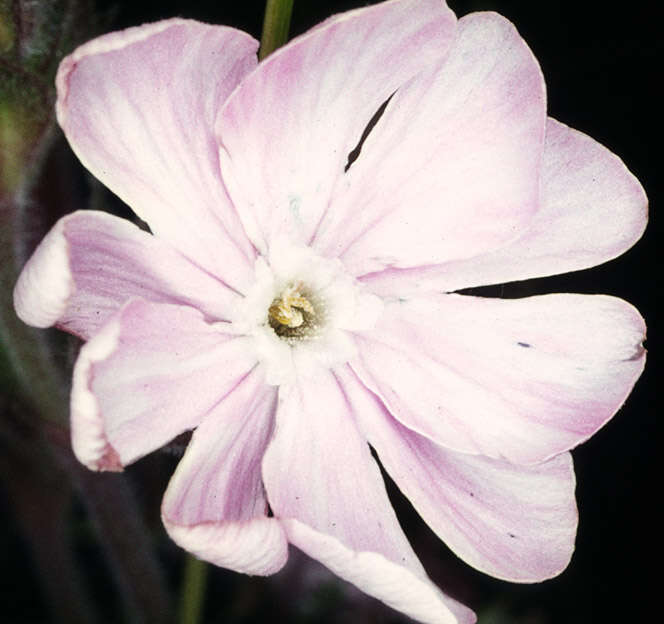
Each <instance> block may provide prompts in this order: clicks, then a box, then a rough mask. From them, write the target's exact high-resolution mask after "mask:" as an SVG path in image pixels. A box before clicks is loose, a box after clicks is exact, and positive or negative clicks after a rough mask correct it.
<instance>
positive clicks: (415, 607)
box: [281, 518, 477, 624]
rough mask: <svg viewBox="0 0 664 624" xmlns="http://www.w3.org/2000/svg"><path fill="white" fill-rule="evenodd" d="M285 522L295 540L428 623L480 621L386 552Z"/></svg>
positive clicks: (375, 593)
mask: <svg viewBox="0 0 664 624" xmlns="http://www.w3.org/2000/svg"><path fill="white" fill-rule="evenodd" d="M281 522H282V523H283V525H284V527H285V529H286V533H287V534H288V540H289V541H290V542H291V544H293V545H295V546H297V547H298V548H299V549H300V550H302V551H303V552H305V553H306V554H307V555H309V556H310V557H312V558H314V559H316V560H318V561H320V562H321V563H322V564H323V565H325V566H326V567H327V568H329V569H330V570H331V571H332V572H334V573H335V574H336V575H337V576H339V577H341V578H343V579H344V580H347V581H349V582H351V583H353V584H354V585H356V586H357V587H358V588H359V589H361V590H362V591H364V592H366V593H367V594H369V595H370V596H374V597H376V598H378V599H379V600H381V601H383V602H384V603H385V604H386V605H388V606H390V607H392V608H393V609H396V610H397V611H401V612H402V613H405V614H407V615H408V616H410V617H412V618H414V619H416V620H418V621H420V622H423V623H424V624H474V623H475V622H476V621H477V618H476V616H475V614H474V613H473V612H472V611H471V610H470V609H468V608H467V607H465V606H464V605H462V604H461V603H459V602H457V601H456V600H454V599H452V598H449V597H448V596H445V595H444V594H443V592H441V591H440V590H439V589H438V588H437V587H436V586H435V585H434V584H433V583H432V582H431V581H429V580H428V579H427V578H420V577H417V576H416V575H415V574H413V572H411V571H410V570H408V569H406V568H404V567H401V566H399V565H397V564H395V563H394V562H392V561H390V560H389V559H387V558H386V557H384V556H383V555H381V554H379V553H375V552H356V551H354V550H351V549H350V548H348V547H347V546H345V545H344V544H342V543H341V542H340V541H339V540H338V539H336V538H334V537H332V536H330V535H325V534H322V533H320V532H319V531H316V530H314V529H312V528H311V527H309V526H307V525H306V524H304V523H302V522H299V521H298V520H295V519H293V518H283V519H281Z"/></svg>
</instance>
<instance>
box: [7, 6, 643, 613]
mask: <svg viewBox="0 0 664 624" xmlns="http://www.w3.org/2000/svg"><path fill="white" fill-rule="evenodd" d="M256 48H257V43H256V41H254V40H253V39H252V38H251V37H249V36H248V35H246V34H244V33H242V32H238V31H236V30H234V29H232V28H226V27H222V26H209V25H206V24H201V23H197V22H192V21H187V20H180V19H174V20H168V21H164V22H159V23H156V24H148V25H145V26H142V27H139V28H131V29H129V30H126V31H123V32H117V33H111V34H109V35H105V36H103V37H100V38H99V39H96V40H94V41H91V42H89V43H87V44H86V45H84V46H82V47H80V48H79V49H77V50H76V51H75V52H74V53H73V54H72V55H71V56H69V57H68V58H66V59H65V60H64V61H63V63H62V65H61V67H60V70H59V73H58V78H57V86H58V103H57V112H58V119H59V121H60V124H61V126H62V128H63V130H64V132H65V134H66V136H67V138H68V140H69V142H70V144H71V146H72V148H73V149H74V151H75V152H76V154H77V155H78V156H79V158H80V159H81V161H82V162H83V164H84V165H85V166H86V167H87V168H88V169H89V170H90V171H91V172H92V173H93V174H94V175H95V176H97V177H98V178H99V179H100V180H101V181H102V182H104V183H105V184H106V185H107V186H108V187H109V188H110V189H112V190H113V191H114V192H115V193H117V195H118V196H119V197H120V198H122V199H123V200H124V201H125V202H127V204H129V205H130V206H131V207H132V208H133V210H134V211H135V212H136V214H137V215H139V216H140V217H141V218H142V219H144V220H145V221H146V222H147V223H148V224H149V225H150V227H151V229H152V234H148V233H146V232H144V231H142V230H140V229H138V228H137V227H135V226H134V225H132V224H131V223H129V222H128V221H124V220H121V219H118V218H116V217H113V216H109V215H107V214H103V213H99V212H94V211H83V212H76V213H74V214H71V215H69V216H67V217H65V218H63V219H62V220H60V221H59V222H58V223H57V224H56V225H55V227H54V228H53V229H52V230H51V232H50V233H49V234H48V235H47V236H46V238H45V239H44V240H43V242H42V243H41V245H40V246H39V248H38V249H37V251H36V252H35V254H34V256H33V257H32V258H31V260H30V261H29V262H28V264H27V265H26V267H25V269H24V271H23V273H22V275H21V277H20V279H19V282H18V284H17V286H16V289H15V305H16V310H17V313H18V314H19V316H20V317H21V318H22V319H23V320H24V321H25V322H26V323H29V324H31V325H35V326H37V327H46V326H49V325H53V324H55V325H57V326H58V327H60V328H62V329H65V330H67V331H69V332H72V333H74V334H76V335H78V336H80V337H82V338H83V339H84V340H86V341H87V343H86V344H85V345H84V346H83V348H82V349H81V352H80V355H79V358H78V361H77V363H76V367H75V370H74V381H73V389H72V398H71V427H72V441H73V446H74V451H75V453H76V455H77V457H78V458H79V459H80V460H81V461H82V462H83V463H84V464H86V465H87V466H89V467H90V468H92V469H95V470H121V469H122V467H123V466H125V465H127V464H129V463H131V462H133V461H136V460H137V459H138V458H140V457H142V456H144V455H145V454H147V453H149V452H151V451H153V450H155V449H157V448H159V447H160V446H162V445H163V444H165V443H167V442H169V441H170V440H171V439H172V438H174V437H175V436H177V435H178V434H180V433H181V432H183V431H187V430H191V429H195V431H194V434H193V437H192V440H191V443H190V444H189V447H188V449H187V451H186V453H185V456H184V458H183V459H182V461H181V463H180V465H179V466H178V468H177V470H176V472H175V474H174V476H173V478H172V480H171V482H170V485H169V487H168V490H167V492H166V495H165V498H164V502H163V509H162V514H163V520H164V524H165V525H166V528H167V530H168V532H169V534H170V535H171V537H172V538H173V539H174V540H175V541H176V542H177V543H178V544H180V545H181V546H183V547H184V548H186V549H187V550H189V551H191V552H193V553H194V554H196V555H197V556H199V557H201V558H203V559H206V560H208V561H211V562H212V563H215V564H217V565H220V566H224V567H228V568H232V569H234V570H238V571H241V572H245V573H248V574H271V573H273V572H276V571H277V570H279V569H280V568H281V567H282V566H283V565H284V563H285V562H286V558H287V544H288V543H289V542H290V543H292V544H294V545H295V546H297V547H298V548H300V549H301V550H303V551H304V552H306V553H308V554H309V555H311V556H312V557H314V558H316V559H318V560H319V561H321V562H322V563H323V564H324V565H326V566H328V567H329V568H330V569H331V570H333V571H334V572H335V573H337V574H338V575H339V576H341V577H343V578H344V579H347V580H349V581H351V582H352V583H355V584H356V585H357V586H358V587H360V588H361V589H363V590H364V591H366V592H368V593H369V594H371V595H373V596H376V597H377V598H379V599H380V600H383V601H384V602H386V603H387V604H388V605H390V606H392V607H394V608H395V609H399V610H401V611H403V612H404V613H406V614H408V615H409V616H411V617H413V618H415V619H417V620H420V621H422V622H431V623H434V622H435V623H452V622H462V623H468V622H473V621H474V620H475V616H474V615H473V613H472V612H471V611H470V610H468V609H467V608H465V607H464V606H462V605H460V604H459V603H457V602H455V601H454V600H452V599H450V598H448V597H446V596H444V595H443V594H442V593H441V592H440V591H439V590H438V589H437V588H436V587H435V586H434V585H433V584H432V583H431V582H430V581H429V579H428V578H427V576H426V573H425V572H424V570H423V568H422V566H421V564H420V563H419V561H418V559H417V557H416V555H415V554H414V552H413V551H412V549H411V547H410V546H409V544H408V542H407V540H406V538H405V537H404V534H403V533H402V531H401V529H400V527H399V524H398V522H397V519H396V517H395V514H394V512H393V510H392V508H391V506H390V503H389V501H388V498H387V496H386V493H385V487H384V485H383V482H382V479H381V476H380V472H379V469H378V466H377V464H376V463H375V462H374V460H373V458H372V456H371V452H370V448H369V445H368V444H367V441H368V442H369V443H370V444H371V445H372V446H373V447H374V448H375V449H376V452H377V453H378V456H379V457H380V460H381V462H382V464H383V466H384V467H385V469H386V470H387V472H388V473H389V474H390V475H391V476H392V478H393V479H394V480H395V482H396V483H397V484H398V485H399V487H400V488H401V489H402V491H403V492H404V494H405V495H406V496H407V497H408V498H409V499H410V500H411V502H412V503H413V505H414V507H415V508H416V509H417V511H418V512H419V513H420V514H421V516H422V517H423V518H424V520H425V521H426V522H427V523H428V524H429V526H430V527H431V528H432V529H433V530H434V531H435V532H436V533H437V534H438V535H439V536H440V538H441V539H442V540H444V541H445V542H446V543H447V544H448V545H449V546H450V548H452V549H453V550H454V551H455V552H456V553H457V554H458V555H459V556H460V557H461V558H463V559H464V560H465V561H467V562H468V563H469V564H470V565H472V566H475V567H476V568H478V569H479V570H482V571H484V572H486V573H488V574H491V575H493V576H496V577H499V578H503V579H509V580H514V581H539V580H542V579H545V578H548V577H551V576H554V575H556V574H558V573H559V572H560V571H561V570H562V569H564V568H565V566H566V565H567V563H568V561H569V558H570V556H571V553H572V550H573V544H574V536H575V531H576V523H577V512H576V507H575V501H574V471H573V467H572V460H571V457H570V454H569V452H568V451H569V449H571V448H573V447H574V446H576V445H577V444H579V443H580V442H583V441H584V440H586V439H587V438H589V437H590V436H591V435H592V434H593V433H594V432H595V431H597V429H598V428H600V427H601V426H602V425H604V423H606V422H607V420H609V419H610V418H611V416H612V415H613V414H614V413H615V412H616V410H617V409H618V408H619V407H620V406H621V404H622V403H623V401H624V400H625V398H626V396H627V395H628V393H629V391H630V389H631V388H632V386H633V385H634V383H635V381H636V379H637V378H638V376H639V374H640V373H641V371H642V369H643V366H644V360H645V354H644V350H643V348H642V347H641V342H642V339H643V336H644V324H643V320H642V319H641V317H640V316H639V314H638V312H637V311H636V310H635V309H634V308H633V307H631V306H630V305H629V304H627V303H626V302H624V301H622V300H620V299H616V298H613V297H608V296H600V295H598V296H589V295H572V294H559V295H548V296H537V297H529V298H527V299H521V300H492V299H486V298H476V297H471V296H464V295H459V294H454V293H453V291H456V290H458V289H461V288H468V287H473V286H480V285H487V284H494V283H501V282H506V281H511V280H521V279H527V278H531V277H538V276H545V275H552V274H556V273H560V272H566V271H573V270H577V269H582V268H585V267H590V266H593V265H596V264H599V263H602V262H605V261H606V260H609V259H611V258H613V257H615V256H617V255H619V254H620V253H622V252H623V251H624V250H626V249H627V248H628V247H630V246H631V245H632V244H633V243H634V242H635V241H636V240H637V239H638V238H639V237H640V235H641V233H642V231H643V228H644V226H645V221H646V197H645V195H644V192H643V190H642V188H641V186H640V185H639V183H638V181H637V180H636V179H635V178H634V177H633V176H632V175H631V174H630V173H629V172H628V171H627V169H626V168H625V166H624V165H623V164H622V162H621V161H620V160H619V159H618V158H617V157H616V156H614V155H613V154H611V153H610V152H609V151H607V150H606V149H605V148H604V147H602V146H601V145H599V144H597V143H596V142H595V141H593V140H592V139H590V138H589V137H587V136H585V135H583V134H581V133H579V132H577V131H575V130H572V129H570V128H568V127H567V126H565V125H563V124H561V123H559V122H557V121H554V120H552V119H547V117H546V98H545V88H544V81H543V78H542V74H541V72H540V69H539V66H538V64H537V62H536V60H535V58H534V57H533V55H532V53H531V52H530V50H529V49H528V47H527V46H526V44H525V43H524V41H523V40H522V39H521V37H520V36H519V35H518V33H517V32H516V30H515V29H514V27H513V26H512V25H511V24H510V23H509V22H508V21H507V20H505V19H504V18H502V17H500V16H499V15H496V14H494V13H475V14H471V15H468V16H466V17H464V18H462V19H460V20H458V21H457V20H456V18H455V17H454V15H453V14H452V12H451V11H450V10H449V9H448V8H447V7H446V6H445V5H444V4H443V3H441V2H439V1H438V0H392V1H390V2H384V3H382V4H378V5H375V6H370V7H367V8H363V9H359V10H356V11H351V12H349V13H345V14H343V15H339V16H336V17H333V18H331V19H329V20H327V21H325V22H323V23H322V24H321V25H319V26H317V27H316V28H314V29H313V30H311V31H309V32H308V33H306V34H305V35H303V36H301V37H298V38H297V39H295V40H293V41H292V42H291V43H289V44H288V45H287V46H285V47H284V48H282V49H280V50H279V51H277V52H276V53H275V54H273V55H272V56H270V57H269V58H268V59H266V60H265V61H264V62H262V63H261V64H260V65H258V66H256V54H255V53H256ZM388 98H391V99H389V104H388V105H387V108H386V109H385V112H384V114H383V115H382V116H381V117H380V119H379V121H378V123H377V124H376V125H375V127H374V128H373V129H372V130H371V132H370V134H369V136H368V138H367V139H366V141H365V142H364V144H363V145H362V147H361V152H360V154H359V157H358V158H357V160H356V161H354V162H353V163H352V164H351V165H350V167H347V163H348V155H349V152H351V151H352V150H353V148H354V147H355V146H356V145H357V143H358V140H359V139H360V136H361V135H362V132H363V130H364V128H365V127H366V125H367V123H368V121H369V120H370V119H371V117H372V116H373V115H374V113H375V112H376V111H377V110H378V109H379V108H380V106H381V105H382V104H383V103H384V102H385V101H386V100H387V99H388ZM268 505H269V509H270V510H271V513H269V512H268Z"/></svg>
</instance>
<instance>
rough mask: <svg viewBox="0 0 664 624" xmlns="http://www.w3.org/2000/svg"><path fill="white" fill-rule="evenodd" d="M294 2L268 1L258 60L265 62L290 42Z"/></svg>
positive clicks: (288, 0) (290, 0)
mask: <svg viewBox="0 0 664 624" xmlns="http://www.w3.org/2000/svg"><path fill="white" fill-rule="evenodd" d="M292 12H293V0H267V2H266V3H265V17H264V18H263V34H262V35H261V47H260V50H259V51H258V59H259V60H263V59H264V58H265V57H266V56H269V55H270V54H272V52H274V51H275V50H276V49H277V48H279V47H281V46H282V45H284V43H286V41H287V40H288V31H289V28H290V21H291V14H292Z"/></svg>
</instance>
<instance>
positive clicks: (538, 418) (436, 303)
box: [353, 294, 645, 464]
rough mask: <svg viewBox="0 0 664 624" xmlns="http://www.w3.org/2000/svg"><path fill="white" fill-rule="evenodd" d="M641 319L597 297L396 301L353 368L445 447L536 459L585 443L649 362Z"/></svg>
mask: <svg viewBox="0 0 664 624" xmlns="http://www.w3.org/2000/svg"><path fill="white" fill-rule="evenodd" d="M644 334H645V326H644V323H643V319H642V318H641V317H640V315H639V313H638V312H637V311H636V310H635V309H634V308H633V307H632V306H630V305H629V304H628V303H627V302H625V301H622V300H621V299H617V298H614V297H606V296H601V295H547V296H540V297H529V298H527V299H517V300H501V299H483V298H477V297H466V296H461V295H442V294H432V295H428V296H421V297H418V298H414V299H412V300H405V299H404V300H401V301H397V302H392V303H390V304H389V305H387V306H386V309H385V312H384V314H383V316H382V317H381V319H380V321H379V322H378V324H377V326H376V328H375V329H373V330H371V331H368V332H365V333H363V334H358V335H357V342H358V346H359V357H358V359H357V360H356V361H354V362H353V368H354V369H355V370H356V371H357V373H358V375H359V376H360V378H361V379H362V381H363V382H364V384H365V385H366V386H367V387H369V388H371V390H372V391H374V392H376V393H377V394H378V395H379V396H380V398H381V399H382V400H383V402H384V403H385V405H386V406H387V407H388V409H389V410H390V412H391V413H392V414H393V415H394V416H395V417H396V418H398V419H399V420H400V421H401V422H402V423H403V424H404V425H406V426H407V427H409V428H411V429H413V430H415V431H417V432H418V433H420V434H422V435H425V436H427V437H428V438H430V439H432V440H433V441H434V442H437V443H438V444H441V445H442V446H445V447H446V448H449V449H452V450H456V451H461V452H464V453H471V454H480V455H486V456H488V457H493V458H504V459H507V460H508V461H511V462H515V463H519V464H532V463H536V462H540V461H543V460H545V459H547V458H549V457H552V456H554V455H556V454H558V453H561V452H563V451H566V450H568V449H570V448H572V447H574V446H576V445H577V444H579V443H581V442H583V441H584V440H586V439H587V438H589V437H590V436H591V435H592V434H593V433H595V431H597V429H599V428H600V427H601V426H602V425H604V424H605V423H606V422H607V421H608V420H609V419H610V418H611V417H612V416H613V414H614V413H615V412H616V411H617V410H618V409H619V408H620V406H621V405H622V404H623V402H624V401H625V399H626V398H627V395H628V394H629V392H630V390H631V389H632V386H633V385H634V383H635V382H636V380H637V379H638V377H639V375H640V374H641V371H642V370H643V366H644V364H645V350H644V349H643V347H642V346H641V342H642V340H643V339H644Z"/></svg>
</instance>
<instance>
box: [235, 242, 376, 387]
mask: <svg viewBox="0 0 664 624" xmlns="http://www.w3.org/2000/svg"><path fill="white" fill-rule="evenodd" d="M382 310H383V303H382V301H381V300H380V299H379V298H378V297H376V296H375V295H372V294H370V293H367V292H365V291H364V289H363V287H362V285H361V284H360V283H358V282H357V281H356V280H355V279H354V278H353V277H351V276H350V275H348V274H347V273H346V271H345V269H344V266H343V265H342V264H341V261H340V260H338V259H333V258H325V257H322V256H318V255H317V254H316V253H315V252H314V250H313V249H311V248H310V247H304V246H301V245H295V244H292V243H290V242H289V241H281V240H277V241H275V242H273V243H272V245H271V248H270V254H269V256H268V257H263V256H259V257H258V258H257V260H256V265H255V281H254V284H253V286H251V288H249V289H248V290H247V292H246V294H245V296H244V297H242V298H239V299H238V301H237V305H236V307H235V309H233V310H232V311H231V315H230V317H231V318H230V320H231V323H232V325H231V327H232V331H233V332H234V333H236V334H237V335H241V336H246V337H247V338H248V339H249V340H250V342H251V344H252V346H253V349H254V350H255V354H256V359H257V360H258V362H259V363H260V364H261V365H262V366H263V368H264V370H265V379H266V382H267V383H268V384H270V385H273V386H280V385H284V384H290V383H293V382H294V381H295V380H296V379H297V377H298V376H300V375H303V376H314V375H315V374H316V371H318V370H320V369H321V368H323V369H329V368H332V367H334V366H338V365H340V364H343V363H344V362H347V361H349V360H350V359H351V358H352V357H354V355H355V352H356V343H355V341H354V340H353V337H352V335H351V334H352V333H356V332H360V331H364V330H366V329H369V328H371V327H373V326H374V324H375V322H376V320H377V319H378V317H379V316H380V314H381V312H382ZM227 329H228V328H227V327H224V330H227Z"/></svg>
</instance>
